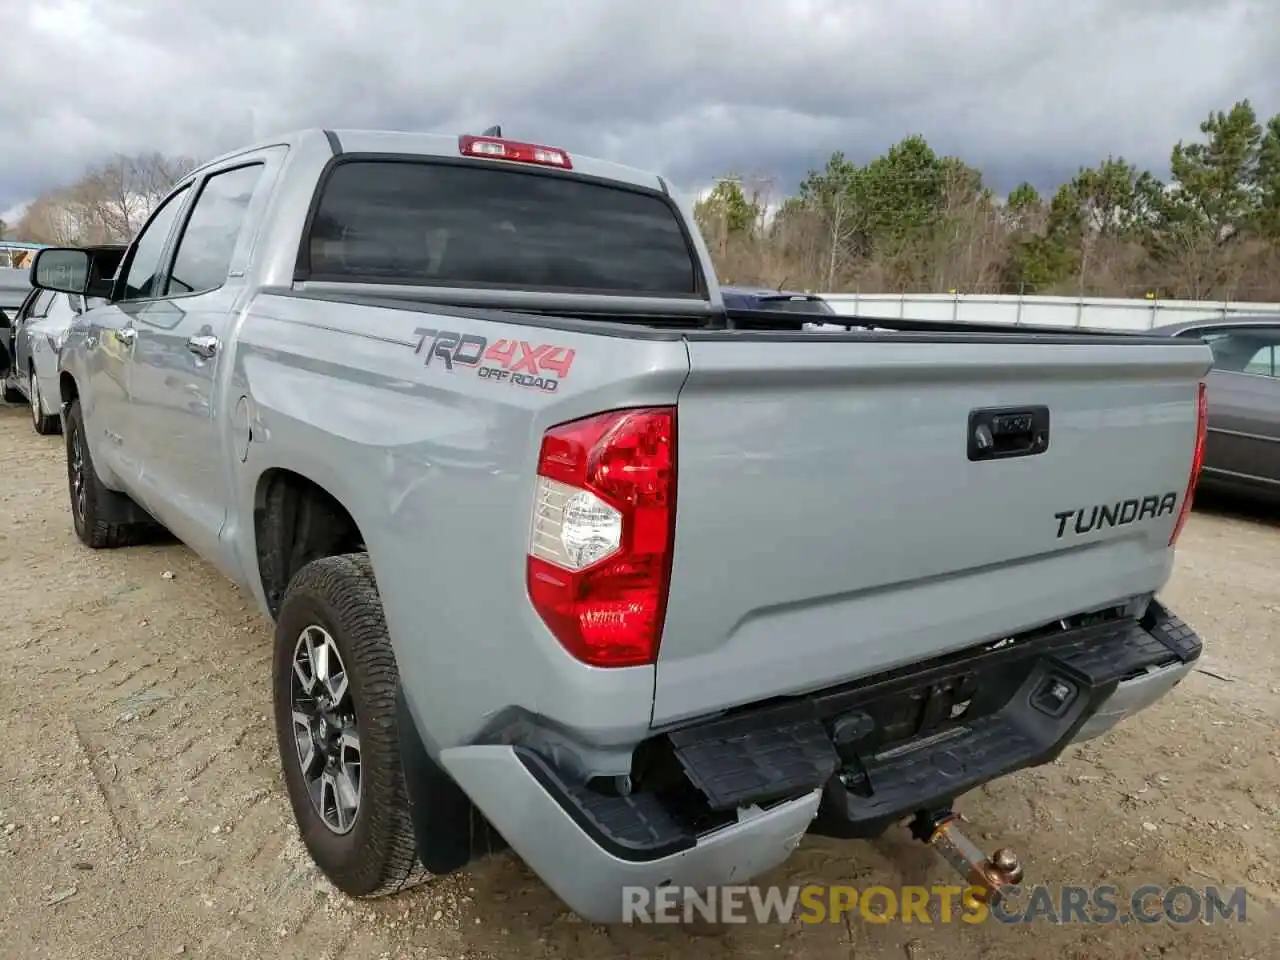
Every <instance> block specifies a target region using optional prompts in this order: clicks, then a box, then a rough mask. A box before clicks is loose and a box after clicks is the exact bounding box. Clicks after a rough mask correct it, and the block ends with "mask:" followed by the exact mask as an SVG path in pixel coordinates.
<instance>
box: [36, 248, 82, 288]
mask: <svg viewBox="0 0 1280 960" xmlns="http://www.w3.org/2000/svg"><path fill="white" fill-rule="evenodd" d="M91 261H92V257H91V256H90V254H89V252H88V251H87V250H77V249H75V248H74V247H45V248H44V249H43V250H38V251H36V256H35V259H34V260H32V261H31V285H32V286H33V287H35V288H37V289H39V290H52V291H53V292H54V293H74V294H80V295H83V294H84V292H85V287H86V286H87V285H88V283H89V267H90V265H91Z"/></svg>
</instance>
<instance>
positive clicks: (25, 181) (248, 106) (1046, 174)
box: [0, 0, 1280, 214]
mask: <svg viewBox="0 0 1280 960" xmlns="http://www.w3.org/2000/svg"><path fill="white" fill-rule="evenodd" d="M1277 49H1280V0H1070V2H1067V0H736V2H731V0H576V2H570V0H10V2H5V3H4V4H3V5H2V6H0V79H2V80H3V86H2V87H0V89H3V90H4V93H5V96H4V98H3V100H2V101H0V214H2V213H3V212H4V211H12V210H13V208H14V207H15V206H16V205H19V204H21V203H22V202H23V201H24V200H27V199H29V198H31V197H32V196H34V195H35V194H37V193H39V192H40V191H41V190H43V189H45V188H48V187H51V186H55V185H57V184H58V183H62V182H67V181H70V180H72V179H74V178H75V177H76V175H77V174H78V172H79V171H80V170H81V169H83V167H84V165H85V164H86V163H88V162H91V161H93V160H95V159H99V158H102V157H104V156H107V155H110V154H111V153H112V152H116V151H120V152H126V153H133V152H138V151H141V150H147V149H159V150H163V151H166V152H173V153H184V154H190V155H194V156H198V157H208V156H211V155H213V154H216V153H219V152H221V151H223V150H226V149H230V148H233V147H236V146H239V145H241V144H243V143H246V142H250V141H252V140H255V139H257V138H259V137H262V136H266V135H269V134H272V133H277V132H281V131H284V130H287V129H291V128H297V127H304V126H313V125H315V126H333V127H344V126H345V127H386V128H393V129H419V130H433V131H445V132H451V133H456V132H464V131H472V132H479V130H480V129H481V128H483V127H484V126H487V125H488V124H490V123H494V122H501V123H502V125H503V128H504V132H505V133H506V134H507V135H508V136H512V137H516V138H524V139H529V140H536V141H540V142H543V143H551V144H555V145H559V146H564V147H565V148H567V149H568V150H570V151H577V152H580V153H586V154H596V155H600V156H606V157H609V158H612V159H619V160H624V161H627V162H631V163H633V164H635V165H638V166H644V167H650V168H655V169H657V170H660V171H662V172H665V173H667V174H668V175H670V176H671V177H672V178H673V179H674V180H675V181H676V183H678V184H680V185H681V186H683V187H685V188H686V189H696V188H697V187H699V186H700V185H703V184H705V183H706V182H707V181H708V180H709V179H710V178H711V177H714V176H715V175H717V174H719V173H723V172H725V171H727V170H731V169H736V170H738V171H740V172H746V173H752V172H760V173H766V174H771V175H774V176H776V177H777V181H778V185H779V187H780V188H782V189H783V190H784V191H785V190H786V189H789V188H791V187H793V186H794V183H795V182H796V181H797V180H798V179H799V178H800V177H801V176H803V174H804V172H805V171H806V169H808V168H810V167H813V166H820V165H821V164H822V163H823V162H824V161H825V158H826V157H827V156H828V155H829V154H830V153H831V151H832V150H836V149H842V150H844V151H845V152H846V153H847V154H848V155H850V156H852V157H854V158H856V159H859V160H865V159H868V158H869V157H871V156H874V155H875V154H877V153H879V152H881V151H883V150H884V149H885V148H886V147H887V146H888V145H889V144H891V143H893V142H895V141H897V140H899V139H901V138H902V137H903V136H906V135H908V134H910V133H913V132H919V133H923V134H924V135H925V136H926V137H927V138H928V139H929V140H930V142H931V143H933V144H934V146H935V147H936V148H937V149H939V150H943V151H947V152H955V153H959V154H961V155H962V156H964V157H965V158H966V159H968V160H969V161H970V162H972V163H975V164H977V165H979V166H981V167H982V168H983V169H984V170H985V171H986V172H987V175H988V179H989V180H990V181H991V182H992V183H993V184H994V185H995V186H996V187H998V188H1001V189H1007V188H1008V187H1009V186H1012V185H1013V184H1014V183H1016V182H1017V181H1018V180H1021V179H1024V178H1029V179H1031V180H1032V181H1033V182H1036V183H1037V184H1040V185H1047V186H1051V185H1053V184H1054V183H1056V182H1059V181H1060V180H1061V179H1063V178H1065V177H1066V176H1069V175H1070V173H1071V172H1072V171H1074V169H1075V168H1076V167H1078V166H1079V165H1081V164H1087V163H1092V162H1096V161H1097V160H1099V159H1101V158H1102V157H1103V156H1105V155H1107V154H1108V153H1115V154H1120V155H1123V156H1125V157H1127V158H1129V159H1132V160H1135V161H1138V162H1140V163H1142V164H1144V165H1148V166H1150V167H1151V168H1153V169H1155V170H1157V171H1163V170H1164V168H1165V164H1166V163H1167V159H1168V154H1169V149H1170V147H1171V146H1172V144H1173V143H1174V142H1175V141H1176V140H1177V139H1178V138H1179V137H1184V138H1192V137H1195V136H1196V135H1197V124H1198V123H1199V121H1200V120H1201V119H1203V117H1204V116H1205V115H1206V113H1207V112H1208V111H1209V110H1211V109H1217V108H1223V109H1225V108H1227V107H1229V106H1230V105H1231V103H1233V102H1234V101H1235V100H1237V99H1240V98H1242V97H1249V98H1251V99H1252V100H1253V102H1254V104H1255V106H1256V107H1258V109H1259V112H1260V113H1267V114H1269V113H1274V112H1277V111H1280V60H1277V58H1276V53H1275V51H1276V50H1277Z"/></svg>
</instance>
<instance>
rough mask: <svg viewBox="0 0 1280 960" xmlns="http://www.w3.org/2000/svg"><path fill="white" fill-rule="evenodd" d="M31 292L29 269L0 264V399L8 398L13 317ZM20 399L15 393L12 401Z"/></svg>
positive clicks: (11, 358) (11, 359) (11, 360)
mask: <svg viewBox="0 0 1280 960" xmlns="http://www.w3.org/2000/svg"><path fill="white" fill-rule="evenodd" d="M30 293H31V279H30V271H28V270H13V269H10V268H9V267H5V266H0V399H4V400H6V401H8V400H9V390H8V388H7V387H6V386H5V377H6V376H7V375H8V373H9V370H10V368H11V366H12V362H13V342H12V337H13V318H14V316H15V315H16V314H17V312H18V308H19V307H21V306H22V303H23V301H24V300H26V298H27V296H28V294H30ZM19 400H21V396H20V395H15V399H14V401H13V402H17V401H19Z"/></svg>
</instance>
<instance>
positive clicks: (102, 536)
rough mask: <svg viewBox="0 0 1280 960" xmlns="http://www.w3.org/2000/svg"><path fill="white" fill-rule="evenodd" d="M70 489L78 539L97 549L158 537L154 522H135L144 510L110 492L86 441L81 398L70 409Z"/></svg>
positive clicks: (68, 459)
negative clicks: (96, 467) (95, 465)
mask: <svg viewBox="0 0 1280 960" xmlns="http://www.w3.org/2000/svg"><path fill="white" fill-rule="evenodd" d="M66 441H67V486H68V491H69V493H70V494H71V522H72V524H73V525H74V526H75V530H76V536H77V537H79V538H80V542H81V543H83V544H84V545H85V546H86V547H91V548H93V549H94V550H104V549H114V548H116V547H127V546H132V545H133V544H137V543H144V542H146V541H147V540H149V539H151V538H152V536H154V535H155V533H156V531H157V530H158V529H160V528H159V526H158V525H157V524H156V523H155V522H154V521H146V520H137V519H132V518H134V517H136V516H137V515H139V514H141V513H142V511H141V510H140V509H139V508H138V507H137V506H136V505H135V504H134V503H133V501H131V500H130V499H129V498H128V497H127V496H125V495H124V494H123V493H117V492H116V491H115V490H111V489H109V488H108V487H107V486H106V485H105V484H104V483H103V482H102V480H101V478H100V477H99V476H98V471H97V470H96V469H95V468H94V466H93V457H92V455H91V454H90V453H89V443H88V441H87V440H86V438H85V432H84V414H83V413H82V412H81V410H80V401H79V399H76V400H73V401H71V406H70V408H69V409H68V410H67V432H66Z"/></svg>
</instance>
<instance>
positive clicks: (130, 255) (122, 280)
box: [111, 176, 202, 304]
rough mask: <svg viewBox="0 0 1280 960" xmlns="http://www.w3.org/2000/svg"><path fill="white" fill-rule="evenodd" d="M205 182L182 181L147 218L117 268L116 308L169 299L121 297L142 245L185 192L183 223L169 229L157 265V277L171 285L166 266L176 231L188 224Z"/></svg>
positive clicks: (113, 295)
mask: <svg viewBox="0 0 1280 960" xmlns="http://www.w3.org/2000/svg"><path fill="white" fill-rule="evenodd" d="M201 182H202V178H201V177H198V176H194V177H188V178H184V179H182V180H180V181H179V182H178V183H176V184H174V186H173V189H172V190H170V191H169V192H168V193H167V194H166V195H165V198H164V199H163V200H161V201H160V202H159V203H157V204H156V207H155V209H154V210H152V211H151V213H150V214H148V215H147V220H146V222H145V223H144V224H143V225H142V227H141V229H139V230H138V232H137V234H136V235H135V236H134V238H133V239H132V240H131V241H130V242H129V249H128V251H127V252H126V253H125V255H124V256H123V257H122V258H121V260H120V265H119V266H118V267H116V280H115V283H114V284H112V286H111V302H112V303H113V304H125V303H127V304H135V303H152V302H154V301H156V300H164V299H167V298H165V297H134V298H131V299H125V298H124V297H123V296H121V294H123V293H124V291H126V290H127V289H128V283H129V271H130V270H132V269H133V261H134V259H135V258H136V257H137V255H138V241H139V240H140V239H141V238H142V237H143V236H145V235H146V232H147V230H149V229H150V228H151V225H152V224H153V223H155V220H156V218H157V217H158V216H160V214H161V213H162V212H163V211H164V208H165V207H167V206H168V205H169V203H170V202H171V201H173V200H174V199H175V198H177V197H178V195H179V194H183V192H184V191H185V194H184V195H183V196H182V198H181V199H180V200H178V214H177V216H178V218H179V219H177V220H175V221H174V226H171V227H170V228H169V234H168V236H166V237H165V242H164V245H163V246H162V247H161V248H160V259H159V260H158V261H156V271H157V273H159V274H160V275H161V276H163V277H164V278H165V282H166V283H167V282H168V268H167V266H166V263H167V261H168V259H169V257H170V256H171V255H172V252H173V241H174V237H175V235H176V227H177V224H178V223H179V221H180V220H182V221H183V222H185V219H184V218H185V214H186V208H189V207H190V206H191V198H192V196H194V190H193V189H192V188H193V187H195V186H196V185H197V184H199V183H201Z"/></svg>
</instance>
